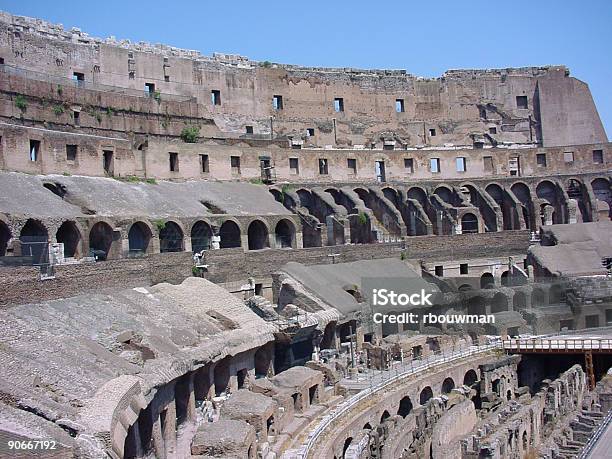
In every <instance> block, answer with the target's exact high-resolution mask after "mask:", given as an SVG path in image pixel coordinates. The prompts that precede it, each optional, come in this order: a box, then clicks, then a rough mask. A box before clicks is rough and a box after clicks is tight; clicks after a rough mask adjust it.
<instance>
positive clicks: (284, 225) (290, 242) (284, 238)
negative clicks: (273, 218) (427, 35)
mask: <svg viewBox="0 0 612 459" xmlns="http://www.w3.org/2000/svg"><path fill="white" fill-rule="evenodd" d="M274 236H275V239H276V247H277V248H281V249H282V248H291V247H295V225H294V224H293V222H292V221H290V220H287V219H286V218H283V219H282V220H280V221H279V222H278V223H277V224H276V227H275V228H274Z"/></svg>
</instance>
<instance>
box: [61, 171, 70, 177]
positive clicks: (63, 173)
mask: <svg viewBox="0 0 612 459" xmlns="http://www.w3.org/2000/svg"><path fill="white" fill-rule="evenodd" d="M62 175H63V176H64V177H70V176H71V175H72V174H71V173H70V172H62Z"/></svg>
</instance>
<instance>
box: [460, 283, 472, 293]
mask: <svg viewBox="0 0 612 459" xmlns="http://www.w3.org/2000/svg"><path fill="white" fill-rule="evenodd" d="M457 290H459V291H460V292H469V291H470V290H474V289H473V288H472V286H471V285H470V284H461V285H460V286H459V288H458V289H457Z"/></svg>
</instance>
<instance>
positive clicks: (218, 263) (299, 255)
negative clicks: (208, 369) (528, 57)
mask: <svg viewBox="0 0 612 459" xmlns="http://www.w3.org/2000/svg"><path fill="white" fill-rule="evenodd" d="M528 245H529V233H528V232H527V231H504V232H501V233H484V234H461V235H455V236H418V237H411V238H409V239H408V240H407V242H406V243H405V248H403V247H404V245H403V244H402V243H400V242H398V243H388V244H366V245H344V246H332V247H314V248H307V249H299V250H292V249H273V250H261V251H256V252H244V251H242V249H223V250H215V251H210V252H208V253H207V254H206V257H205V260H204V263H205V264H207V265H208V270H207V273H206V274H205V277H206V278H207V279H209V280H211V281H213V282H218V283H223V282H232V281H240V280H244V279H246V278H248V277H251V276H252V277H258V278H262V277H270V275H271V274H272V273H273V272H274V271H276V270H278V269H279V268H280V267H281V266H282V265H283V264H285V263H287V262H289V261H297V262H300V263H304V264H307V265H313V264H327V263H332V257H329V256H328V255H330V254H338V256H336V257H334V258H335V262H336V263H343V262H349V261H356V260H368V259H374V258H389V257H397V258H399V257H400V256H401V253H402V251H403V252H405V254H406V258H407V259H415V260H418V259H424V260H427V259H428V258H435V259H436V260H441V261H442V260H446V259H448V260H450V259H453V258H461V259H466V258H483V257H488V256H495V257H499V256H503V255H505V254H508V255H509V254H516V253H526V251H527V246H528ZM192 265H193V261H192V258H191V253H189V252H181V253H163V254H153V255H150V256H148V257H146V258H140V259H125V260H112V261H106V262H100V263H95V264H77V265H64V266H56V268H55V278H53V279H48V280H44V281H41V280H40V279H39V274H38V270H37V269H35V268H29V267H20V268H8V267H7V268H0V304H15V303H17V304H21V303H34V302H40V301H45V300H50V299H55V298H66V297H70V296H74V295H78V294H81V293H86V292H101V291H104V290H113V289H121V288H131V287H137V286H145V285H152V284H155V283H159V282H170V283H179V282H181V281H182V280H183V279H185V278H186V277H188V276H191V268H192Z"/></svg>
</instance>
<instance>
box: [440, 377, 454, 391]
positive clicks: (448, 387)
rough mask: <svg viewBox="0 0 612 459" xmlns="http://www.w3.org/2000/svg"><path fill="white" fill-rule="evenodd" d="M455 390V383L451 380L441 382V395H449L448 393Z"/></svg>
mask: <svg viewBox="0 0 612 459" xmlns="http://www.w3.org/2000/svg"><path fill="white" fill-rule="evenodd" d="M454 388H455V381H453V378H446V379H445V380H444V381H443V382H442V393H443V394H450V392H451V391H452V390H453V389H454Z"/></svg>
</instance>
